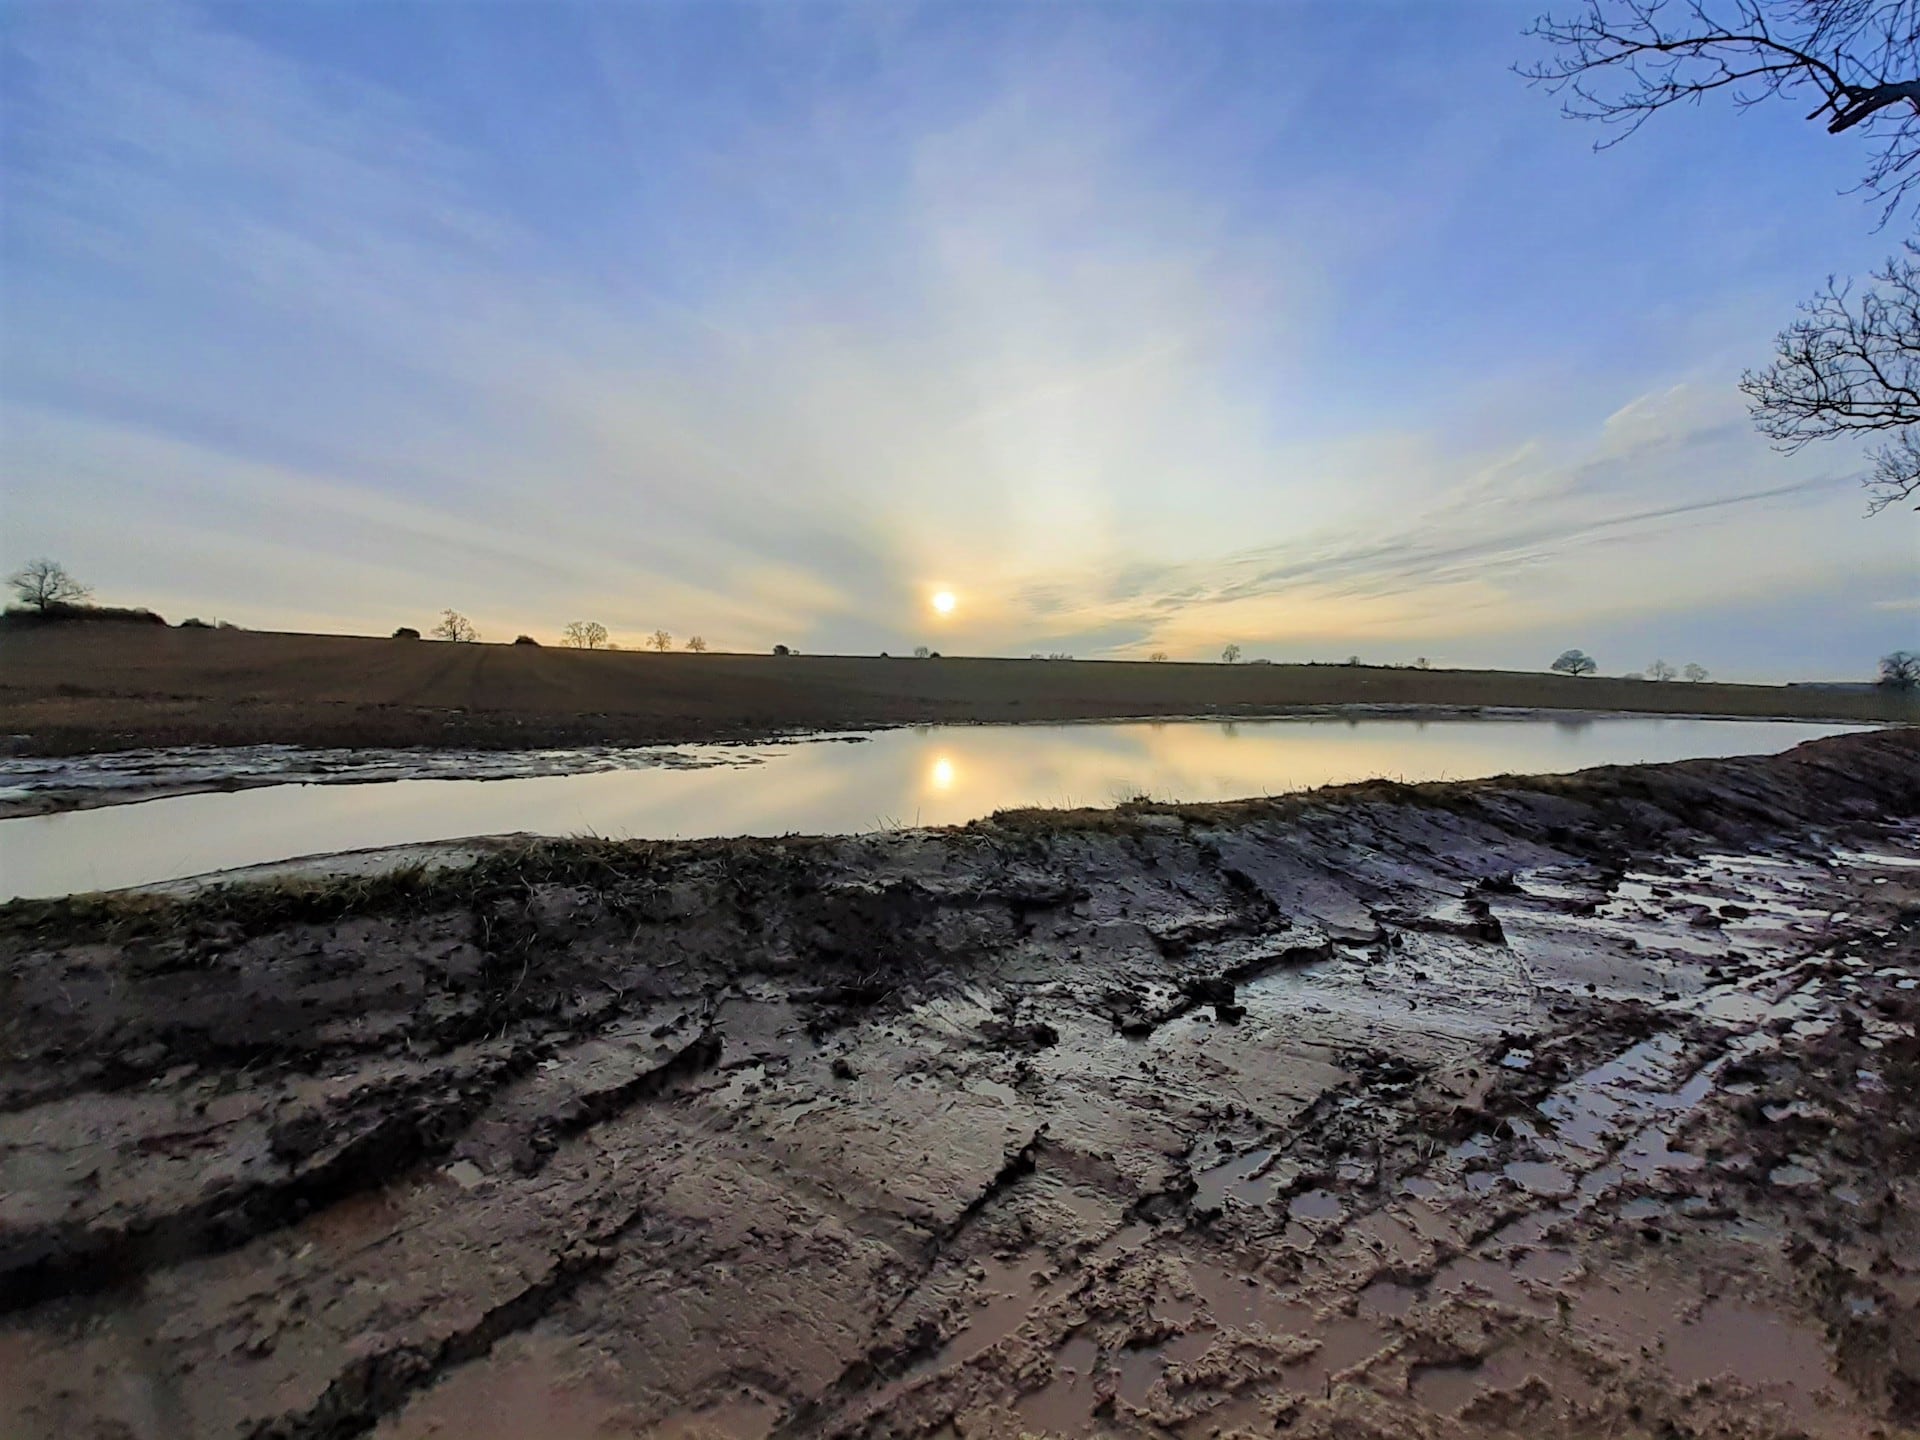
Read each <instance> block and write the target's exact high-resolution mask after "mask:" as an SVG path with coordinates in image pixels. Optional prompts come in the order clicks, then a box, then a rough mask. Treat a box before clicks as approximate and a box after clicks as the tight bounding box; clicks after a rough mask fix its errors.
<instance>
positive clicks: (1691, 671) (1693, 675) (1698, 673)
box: [1680, 660, 1707, 685]
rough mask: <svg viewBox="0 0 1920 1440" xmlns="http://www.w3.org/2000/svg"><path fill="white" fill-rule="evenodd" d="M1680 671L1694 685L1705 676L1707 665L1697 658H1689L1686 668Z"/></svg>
mask: <svg viewBox="0 0 1920 1440" xmlns="http://www.w3.org/2000/svg"><path fill="white" fill-rule="evenodd" d="M1680 673H1681V674H1682V675H1684V676H1686V677H1687V679H1689V680H1690V681H1692V682H1693V683H1694V684H1695V685H1698V684H1699V683H1700V682H1701V681H1702V680H1704V679H1706V678H1707V667H1706V666H1704V665H1702V664H1701V663H1700V662H1699V661H1698V660H1689V661H1688V662H1687V668H1686V669H1684V670H1682V671H1681V672H1680Z"/></svg>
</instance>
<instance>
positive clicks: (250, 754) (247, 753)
mask: <svg viewBox="0 0 1920 1440" xmlns="http://www.w3.org/2000/svg"><path fill="white" fill-rule="evenodd" d="M819 738H826V739H833V740H854V739H857V738H859V737H855V736H842V735H835V736H827V737H819ZM776 743H780V742H778V741H767V742H763V745H762V747H761V748H764V745H766V744H776ZM763 759H764V756H763V755H761V754H757V753H755V750H754V749H753V748H749V747H741V746H723V745H702V746H691V747H684V748H679V749H673V748H668V747H665V746H639V747H635V746H614V745H589V746H583V747H577V748H569V749H555V750H542V749H528V750H460V749H440V750H435V749H425V748H420V749H309V748H306V747H302V746H297V745H242V746H205V745H203V746H180V747H176V748H162V749H147V750H114V751H107V752H104V753H99V754H82V755H66V756H32V755H9V756H6V757H4V758H0V820H10V819H14V818H17V817H19V816H23V815H55V814H60V813H63V812H65V811H69V810H91V809H95V808H97V807H99V806H102V805H130V804H137V803H139V802H140V801H143V800H160V799H165V798H168V797H170V796H175V795H206V794H214V793H221V792H230V791H234V790H255V789H259V788H260V787H262V786H266V785H372V784H378V783H380V782H383V781H392V780H526V779H532V778H536V777H540V776H552V775H597V774H601V773H603V772H605V771H608V770H653V769H660V770H702V769H708V768H711V767H713V766H716V765H758V764H761V763H762V762H763Z"/></svg>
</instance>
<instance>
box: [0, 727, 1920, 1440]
mask: <svg viewBox="0 0 1920 1440" xmlns="http://www.w3.org/2000/svg"><path fill="white" fill-rule="evenodd" d="M853 748H856V749H857V748H858V747H853ZM1917 759H1920V736H1917V735H1914V734H1913V733H1912V732H1886V733H1880V734H1870V735H1863V736H1854V737H1843V738H1838V739H1834V740H1829V741H1826V742H1823V743H1822V744H1820V745H1816V746H1811V747H1807V748H1806V749H1802V750H1799V751H1796V752H1794V753H1793V754H1791V755H1786V756H1780V757H1775V758H1769V759H1735V760H1724V761H1706V762H1701V763H1698V764H1691V765H1682V766H1672V767H1664V768H1660V767H1648V768H1642V769H1633V770H1625V771H1619V772H1608V773H1605V774H1601V775H1595V776H1590V777H1583V778H1581V779H1579V780H1576V781H1574V782H1570V783H1540V782H1529V781H1526V780H1517V781H1496V782H1488V783H1484V784H1462V785H1457V786H1451V787H1447V788H1446V789H1445V790H1444V791H1442V792H1439V793H1437V794H1434V795H1431V796H1427V797H1424V798H1422V799H1420V800H1412V799H1408V798H1404V797H1402V798H1394V797H1391V796H1382V795H1378V794H1375V795H1371V796H1333V797H1327V798H1324V799H1315V800H1310V801H1308V802H1305V803H1304V804H1275V805H1272V806H1257V805H1256V806H1234V807H1224V808H1221V809H1219V810H1213V811H1203V810H1197V811H1188V812H1186V813H1185V814H1183V815H1181V816H1174V815H1171V814H1166V813H1157V812H1152V811H1143V812H1132V813H1129V814H1126V815H1122V816H1116V817H1112V818H1111V820H1110V822H1106V823H1102V824H1100V825H1097V826H1093V827H1084V826H1082V827H1077V828H1065V827H1062V826H1060V825H1059V824H1058V823H1056V822H1054V821H1052V820H1050V819H1049V818H1047V817H1019V818H1016V819H1010V820H1008V821H1005V822H1003V823H999V824H995V825H990V826H983V827H979V828H977V829H973V830H966V831H944V832H917V833H911V834H882V835H872V836H867V837H858V838H836V839H825V840H817V841H786V842H782V841H757V840H747V841H738V842H726V843H706V844H687V845H679V846H664V847H646V848H643V849H631V848H622V847H613V846H604V845H551V846H535V847H531V848H529V849H527V850H526V851H525V852H523V853H521V854H519V855H511V854H501V855H496V856H494V857H493V858H492V859H490V860H487V861H485V862H483V863H482V866H481V867H480V869H479V870H477V871H475V872H473V873H471V874H453V873H449V874H446V875H443V876H442V877H441V878H440V879H439V880H437V881H435V882H433V883H432V884H428V885H423V886H420V887H417V888H411V889H406V890H402V891H390V892H378V891H363V890H357V889H356V890H351V891H348V892H346V893H345V894H343V895H342V896H339V897H336V898H335V899H334V900H333V901H329V900H328V899H327V896H326V894H325V893H324V892H316V893H314V894H311V895H307V896H304V897H302V896H299V895H293V894H283V893H281V892H277V891H276V892H269V893H267V894H265V895H262V896H257V897H254V898H251V899H249V898H247V897H246V896H245V895H233V894H230V893H223V892H206V893H202V894H201V895H199V896H198V897H196V898H193V899H190V900H186V901H182V902H179V903H177V904H170V905H162V906H154V905H151V904H146V903H142V904H140V905H135V906H130V907H128V908H126V909H124V910H117V911H116V910H114V909H111V908H108V909H100V908H97V907H80V908H71V907H62V906H58V905H55V906H46V907H16V908H15V909H14V910H13V911H12V912H10V913H9V914H8V915H7V916H5V917H4V923H0V984H4V985H5V987H6V990H5V994H6V997H7V1000H8V1003H7V1004H6V1005H5V1006H4V1007H0V1056H3V1057H4V1063H3V1064H0V1377H4V1381H5V1389H6V1392H7V1396H8V1401H7V1404H8V1408H9V1411H10V1414H9V1415H8V1417H7V1419H8V1421H9V1422H10V1423H11V1427H12V1428H11V1429H5V1427H4V1426H0V1429H5V1433H6V1434H7V1435H8V1436H9V1440H12V1437H13V1436H15V1435H18V1436H20V1437H23V1440H41V1437H54V1436H60V1437H63V1440H64V1437H95V1436H98V1437H107V1436H112V1437H117V1440H161V1437H174V1436H196V1437H197V1436H207V1437H250V1440H261V1437H285V1440H318V1437H333V1436H345V1435H358V1434H371V1435H374V1436H377V1437H384V1440H426V1437H435V1436H439V1437H446V1436H458V1437H462V1440H493V1437H499V1440H518V1437H521V1436H527V1435H534V1434H538V1435H543V1436H551V1437H554V1440H590V1437H591V1440H613V1437H642V1436H662V1435H666V1436H676V1437H688V1440H691V1437H703V1440H794V1437H808V1436H822V1437H825V1436H846V1437H874V1440H880V1437H894V1436H900V1437H906V1436H914V1437H928V1440H952V1437H957V1436H967V1437H986V1440H1017V1437H1020V1436H1023V1435H1041V1436H1055V1437H1068V1440H1078V1437H1147V1436H1157V1437H1169V1436H1170V1437H1176V1440H1216V1437H1225V1436H1253V1435H1268V1436H1270V1435H1276V1434H1277V1435H1284V1436H1287V1437H1289V1440H1293V1437H1303V1436H1304V1437H1312V1440H1353V1437H1360V1440H1499V1437H1512V1436H1516V1435H1525V1436H1528V1437H1545V1440H1591V1437H1595V1436H1610V1437H1614V1440H1671V1437H1674V1436H1680V1435H1688V1436H1696V1437H1719V1440H1734V1437H1739V1440H1789V1437H1798V1440H1805V1437H1809V1436H1812V1437H1822V1440H1867V1437H1893V1436H1899V1435H1908V1434H1912V1433H1914V1429H1915V1427H1916V1426H1920V1348H1917V1347H1916V1343H1915V1338H1914V1337H1915V1336H1920V1117H1917V1116H1916V1113H1915V1110H1914V1107H1913V1104H1912V1100H1911V1097H1912V1094H1913V1093H1914V1090H1915V1087H1916V1085H1920V1029H1917V1027H1920V764H1916V760H1917ZM135 808H139V807H135ZM155 808H158V807H155Z"/></svg>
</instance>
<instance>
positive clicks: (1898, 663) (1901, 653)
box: [1880, 650, 1920, 690]
mask: <svg viewBox="0 0 1920 1440" xmlns="http://www.w3.org/2000/svg"><path fill="white" fill-rule="evenodd" d="M1880 684H1881V685H1882V686H1883V687H1885V688H1886V689H1888V690H1912V689H1914V688H1916V687H1920V654H1916V653H1915V652H1913V651H1912V650H1896V651H1894V652H1893V653H1892V654H1891V655H1882V656H1881V657H1880Z"/></svg>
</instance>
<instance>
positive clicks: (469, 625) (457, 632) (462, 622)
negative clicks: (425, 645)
mask: <svg viewBox="0 0 1920 1440" xmlns="http://www.w3.org/2000/svg"><path fill="white" fill-rule="evenodd" d="M433 638H434V639H436V640H455V641H459V642H462V643H466V644H470V643H472V642H473V641H475V640H478V639H479V638H480V632H479V631H478V630H476V629H474V628H473V622H472V621H471V620H469V619H467V617H466V616H464V615H462V614H461V613H460V612H459V611H458V610H442V611H441V612H440V623H439V624H438V625H436V626H434V627H433Z"/></svg>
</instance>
